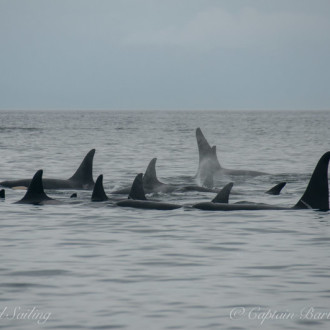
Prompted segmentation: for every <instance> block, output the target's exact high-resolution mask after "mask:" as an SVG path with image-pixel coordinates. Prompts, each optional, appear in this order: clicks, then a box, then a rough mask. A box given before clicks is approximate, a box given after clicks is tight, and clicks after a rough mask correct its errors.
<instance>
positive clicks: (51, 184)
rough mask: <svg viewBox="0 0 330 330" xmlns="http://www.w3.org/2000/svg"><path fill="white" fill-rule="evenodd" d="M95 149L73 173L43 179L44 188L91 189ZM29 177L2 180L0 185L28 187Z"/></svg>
mask: <svg viewBox="0 0 330 330" xmlns="http://www.w3.org/2000/svg"><path fill="white" fill-rule="evenodd" d="M94 154H95V149H92V150H90V151H89V152H88V154H87V155H86V156H85V158H84V160H83V161H82V163H81V164H80V166H79V168H78V169H77V171H76V172H75V174H74V175H73V176H72V177H71V178H69V179H67V180H63V179H47V178H45V179H43V187H44V189H93V187H94V180H93V158H94ZM30 182H31V179H22V180H13V181H3V182H0V185H1V186H3V187H8V188H15V187H28V186H29V184H30Z"/></svg>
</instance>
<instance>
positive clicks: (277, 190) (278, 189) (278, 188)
mask: <svg viewBox="0 0 330 330" xmlns="http://www.w3.org/2000/svg"><path fill="white" fill-rule="evenodd" d="M285 185H286V182H280V183H278V184H277V185H276V186H274V187H273V188H270V189H269V190H267V191H266V194H269V195H279V194H280V193H281V190H282V189H283V188H284V186H285Z"/></svg>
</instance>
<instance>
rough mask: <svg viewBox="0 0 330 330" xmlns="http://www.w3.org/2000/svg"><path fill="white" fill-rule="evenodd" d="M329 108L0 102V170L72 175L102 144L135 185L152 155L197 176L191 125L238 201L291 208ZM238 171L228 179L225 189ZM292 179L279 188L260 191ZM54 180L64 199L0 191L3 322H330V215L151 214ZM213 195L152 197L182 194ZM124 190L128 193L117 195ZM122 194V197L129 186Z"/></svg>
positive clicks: (164, 175)
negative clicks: (171, 108) (244, 172)
mask: <svg viewBox="0 0 330 330" xmlns="http://www.w3.org/2000/svg"><path fill="white" fill-rule="evenodd" d="M329 123H330V112H289V113H285V112H207V111H200V112H1V113H0V149H1V172H0V180H6V179H15V178H30V177H32V176H33V174H34V173H35V172H36V171H37V170H38V169H43V170H44V177H55V178H69V177H70V176H71V175H72V174H73V173H74V171H75V170H76V168H77V167H78V166H79V164H80V162H81V161H82V159H83V157H84V156H85V154H86V153H87V152H88V151H89V150H90V149H92V148H95V149H96V154H95V158H94V179H96V177H97V176H98V175H99V174H104V186H105V189H106V192H107V193H108V195H109V196H110V191H111V190H113V189H117V188H120V187H124V186H127V185H130V184H131V183H132V181H133V179H134V177H135V175H136V174H137V173H139V172H144V171H145V169H146V166H147V165H148V163H149V161H150V160H151V159H152V158H154V157H157V158H158V160H157V165H156V166H157V174H158V177H159V179H160V180H161V181H163V182H165V183H177V184H192V183H194V179H193V177H194V175H195V174H196V170H197V167H198V151H197V144H196V138H195V129H196V128H197V127H201V129H202V131H203V133H204V135H205V137H206V138H207V139H208V141H209V143H210V144H211V145H216V146H217V151H218V158H219V160H220V163H221V164H222V166H224V167H226V168H233V169H250V170H259V171H263V172H267V173H270V175H266V176H262V177H258V178H253V179H252V178H245V179H242V178H241V179H239V180H238V181H235V185H234V188H233V194H232V196H231V202H235V201H238V200H249V201H254V202H265V203H272V204H278V205H284V206H292V205H294V204H295V203H296V202H297V201H298V199H299V198H300V197H301V195H302V193H303V192H304V189H305V187H306V185H307V183H308V180H309V177H310V175H311V173H312V171H313V169H314V167H315V165H316V163H317V161H318V159H319V158H320V156H321V155H322V154H323V153H324V152H326V151H328V150H330V129H329ZM230 180H232V179H231V178H220V179H219V180H218V181H217V182H216V185H217V186H219V187H222V186H223V185H224V184H225V183H227V182H229V181H230ZM280 181H287V182H288V184H287V186H286V187H285V188H284V190H283V192H282V194H281V195H280V196H269V195H266V194H264V191H266V190H268V189H269V188H270V187H271V186H273V185H274V184H276V183H278V182H280ZM73 192H76V191H56V192H55V191H50V192H48V194H49V195H50V196H51V197H54V198H56V199H60V200H63V201H67V202H68V203H67V204H64V205H57V206H32V205H16V204H13V202H15V201H17V200H19V199H20V198H21V197H22V196H23V195H24V191H19V190H11V189H6V199H5V200H4V201H0V219H1V220H0V249H1V256H0V275H1V282H0V286H1V290H0V328H1V327H3V328H5V329H15V330H16V329H18V330H19V329H35V328H44V329H156V330H158V329H257V328H261V329H310V328H317V329H329V328H330V285H329V284H330V213H329V212H325V213H324V212H316V211H311V210H297V211H292V210H289V211H269V210H265V211H236V212H203V211H199V210H195V209H191V208H189V207H185V208H182V209H178V210H173V211H151V210H138V209H125V208H119V207H115V206H114V205H113V204H112V203H93V204H92V203H90V202H89V199H90V196H91V192H90V191H77V193H78V199H77V200H76V201H74V202H73V201H72V200H71V201H70V198H69V196H70V195H71V194H72V193H73ZM213 197H214V194H212V193H200V192H187V193H179V192H177V193H172V194H157V195H154V196H149V198H153V199H159V200H162V201H171V202H176V203H179V204H184V205H188V206H189V205H191V204H193V203H195V202H201V201H209V200H211V199H212V198H213ZM116 198H117V199H118V198H120V197H119V196H117V197H116ZM123 198H126V196H123Z"/></svg>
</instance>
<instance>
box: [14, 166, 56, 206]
mask: <svg viewBox="0 0 330 330" xmlns="http://www.w3.org/2000/svg"><path fill="white" fill-rule="evenodd" d="M42 172H43V171H42V170H39V171H37V172H36V173H35V175H34V176H33V178H32V180H31V182H30V185H29V187H28V190H27V192H26V194H25V195H24V197H23V198H22V199H21V200H20V201H18V202H16V203H15V204H34V205H44V204H61V202H60V201H57V200H55V199H52V198H50V197H48V196H47V195H46V194H45V191H44V187H43V181H42Z"/></svg>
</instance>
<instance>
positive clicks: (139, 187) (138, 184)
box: [128, 173, 147, 200]
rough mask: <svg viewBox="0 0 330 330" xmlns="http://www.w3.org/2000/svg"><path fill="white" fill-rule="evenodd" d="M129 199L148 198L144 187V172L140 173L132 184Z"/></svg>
mask: <svg viewBox="0 0 330 330" xmlns="http://www.w3.org/2000/svg"><path fill="white" fill-rule="evenodd" d="M128 198H129V199H137V200H147V198H146V195H145V194H144V189H143V174H142V173H139V174H138V175H137V176H136V177H135V179H134V182H133V184H132V188H131V191H130V193H129V195H128Z"/></svg>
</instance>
